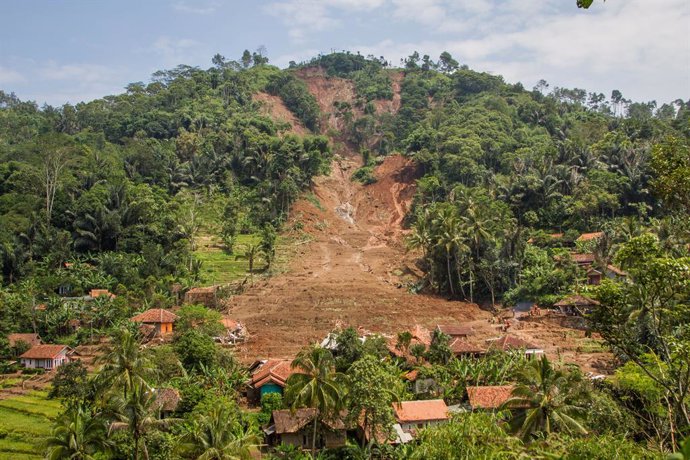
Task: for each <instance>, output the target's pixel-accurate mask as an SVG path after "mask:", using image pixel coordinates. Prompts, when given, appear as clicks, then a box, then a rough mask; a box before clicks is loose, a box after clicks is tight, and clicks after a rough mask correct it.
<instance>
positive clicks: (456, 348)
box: [448, 338, 486, 358]
mask: <svg viewBox="0 0 690 460" xmlns="http://www.w3.org/2000/svg"><path fill="white" fill-rule="evenodd" d="M448 345H449V347H450V351H452V352H453V355H455V356H456V357H457V358H463V357H468V358H477V357H479V356H482V355H484V354H486V349H485V348H483V347H481V346H479V345H476V344H474V343H471V342H469V341H468V340H466V339H462V338H457V339H451V341H450V343H449V344H448Z"/></svg>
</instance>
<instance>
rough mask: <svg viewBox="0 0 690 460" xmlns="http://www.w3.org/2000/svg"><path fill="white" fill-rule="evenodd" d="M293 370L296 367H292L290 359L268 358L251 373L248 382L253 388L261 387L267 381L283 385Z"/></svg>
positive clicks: (295, 370)
mask: <svg viewBox="0 0 690 460" xmlns="http://www.w3.org/2000/svg"><path fill="white" fill-rule="evenodd" d="M295 372H297V369H294V368H293V367H292V363H291V361H289V360H287V359H269V360H268V361H266V363H264V365H263V366H261V367H260V368H259V370H257V371H256V372H254V374H252V379H251V380H250V381H249V384H250V385H252V386H253V387H254V388H261V387H262V386H264V385H265V384H267V383H275V384H277V385H280V386H285V382H287V379H288V378H289V377H290V376H291V375H292V374H294V373H295Z"/></svg>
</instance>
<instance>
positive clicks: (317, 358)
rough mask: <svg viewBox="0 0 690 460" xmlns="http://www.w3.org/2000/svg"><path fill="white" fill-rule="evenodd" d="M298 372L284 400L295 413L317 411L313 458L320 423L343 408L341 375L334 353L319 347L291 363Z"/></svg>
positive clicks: (313, 433)
mask: <svg viewBox="0 0 690 460" xmlns="http://www.w3.org/2000/svg"><path fill="white" fill-rule="evenodd" d="M292 367H293V368H294V369H296V372H295V373H294V374H292V375H291V376H290V378H288V381H287V386H286V388H285V400H286V402H287V403H288V404H290V406H291V408H292V410H295V409H297V408H299V407H310V408H313V409H316V416H315V417H314V429H313V432H312V446H311V450H312V454H315V453H316V434H317V430H318V424H319V419H321V418H323V417H328V416H332V415H334V414H335V413H336V412H338V411H339V410H340V408H341V406H342V401H343V390H342V387H341V385H340V381H341V377H342V376H341V375H340V374H339V373H337V372H336V370H335V360H334V359H333V355H332V354H331V352H330V351H329V350H327V349H325V348H322V347H320V346H318V345H313V346H311V347H309V348H305V349H304V350H302V351H301V352H300V353H299V354H298V355H297V357H295V359H294V361H293V362H292Z"/></svg>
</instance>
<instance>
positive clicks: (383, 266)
mask: <svg viewBox="0 0 690 460" xmlns="http://www.w3.org/2000/svg"><path fill="white" fill-rule="evenodd" d="M298 76H299V77H300V78H301V79H302V80H303V81H305V83H306V84H307V87H308V88H309V90H310V92H311V93H312V94H314V96H315V97H316V99H317V101H318V103H319V105H320V109H321V111H322V113H323V114H324V119H323V121H324V122H325V123H324V124H323V126H326V127H327V128H333V129H336V130H338V129H342V126H340V123H341V122H342V120H339V119H337V118H336V117H335V116H334V115H333V104H334V103H335V102H338V101H345V102H349V103H351V104H352V105H353V107H354V101H355V93H354V87H353V85H352V82H350V81H348V80H345V79H341V78H337V77H328V76H325V74H324V73H323V71H322V70H320V69H303V70H300V71H299V72H298ZM402 78H403V75H402V73H400V74H395V75H393V76H392V80H393V89H394V92H395V95H394V98H393V100H391V101H375V105H376V107H377V110H379V111H386V112H389V113H394V112H396V111H397V110H398V109H399V107H400V85H401V82H402ZM260 97H263V98H264V99H268V98H266V97H265V96H260ZM273 102H274V104H273V107H278V108H279V107H280V106H281V104H278V103H275V102H276V101H273ZM283 107H284V106H283ZM274 110H275V109H274ZM280 112H282V109H280ZM354 112H355V116H357V115H359V113H358V112H357V110H354ZM281 119H283V120H286V121H289V122H291V123H296V121H294V119H293V120H290V119H289V117H282V118H281ZM338 140H339V139H335V141H336V142H334V145H335V149H336V154H337V155H336V160H335V161H334V162H333V164H332V168H331V173H330V174H329V175H328V176H323V177H318V178H316V179H315V181H314V186H313V190H312V191H313V195H314V196H315V197H316V198H317V200H318V203H314V201H315V200H314V199H311V200H310V199H302V200H300V201H298V202H297V203H295V205H294V206H293V209H292V211H291V217H290V221H289V222H288V224H287V225H286V228H288V229H297V228H300V230H298V232H299V233H306V234H307V235H309V237H310V241H309V242H308V243H305V244H301V245H299V246H297V248H296V249H295V250H294V255H293V257H292V258H291V261H290V262H289V263H288V267H287V269H286V271H285V272H284V273H281V274H278V275H276V276H273V277H271V278H267V279H262V280H260V281H257V282H256V283H255V284H254V285H253V286H251V287H250V288H248V289H247V290H246V291H245V292H244V293H243V294H241V295H238V296H235V297H233V298H231V299H229V300H228V302H227V306H228V316H230V317H232V318H234V319H237V320H240V321H242V322H243V323H244V324H245V325H246V326H247V328H248V330H249V334H250V339H249V340H248V341H247V342H246V343H244V344H242V345H241V346H240V347H238V348H237V350H236V351H237V356H238V357H239V358H240V359H241V360H243V361H252V360H254V359H258V358H290V357H293V356H294V355H295V354H296V353H297V352H298V351H299V350H300V349H301V348H303V347H304V346H305V345H307V344H309V343H313V342H316V341H320V340H322V339H323V338H324V337H325V336H326V334H327V333H328V332H330V331H332V330H333V329H334V328H337V327H343V326H354V327H357V328H361V329H363V330H366V331H370V332H377V333H382V334H384V335H388V336H391V337H394V336H395V335H396V334H397V333H398V332H400V331H403V330H408V329H411V328H412V327H413V326H415V325H417V324H419V325H422V326H425V327H428V328H430V329H431V328H433V327H434V326H435V325H436V324H439V323H445V324H452V323H455V322H463V323H468V324H470V325H472V326H473V328H474V329H475V331H476V332H477V334H476V336H475V337H474V340H473V341H475V342H477V343H483V342H484V340H485V339H488V338H495V337H498V336H500V335H502V332H501V331H500V330H499V322H498V321H496V320H495V318H494V317H493V315H492V314H491V313H489V312H488V311H486V310H482V309H481V308H479V306H478V305H476V304H471V303H466V302H460V301H449V300H446V299H445V298H442V297H439V296H431V295H422V294H419V295H417V294H412V293H410V292H409V291H408V289H407V286H409V285H410V283H412V282H414V281H416V280H418V279H419V277H420V276H421V275H422V273H421V272H420V271H419V269H418V268H417V267H416V265H415V262H416V260H417V257H418V254H414V253H412V254H411V253H408V252H407V251H406V249H405V245H404V237H405V233H406V231H405V230H404V229H403V226H402V222H403V219H404V217H405V215H406V213H407V212H408V210H409V208H410V205H411V202H412V198H413V196H414V193H415V180H416V179H417V178H418V171H417V169H416V167H415V166H414V164H413V163H412V162H411V161H410V160H409V159H406V158H404V157H402V156H399V155H394V156H390V157H387V158H386V159H385V161H384V162H383V163H382V164H381V165H380V166H378V167H377V168H376V177H377V179H378V180H377V182H376V183H375V184H372V185H368V186H363V185H361V184H358V183H356V182H353V181H352V180H351V179H350V176H351V175H352V173H353V172H354V171H355V170H356V169H357V168H358V167H359V166H361V159H360V156H359V155H357V154H355V153H354V152H353V151H351V150H350V149H349V148H348V147H347V145H345V144H344V143H342V142H337V141H338ZM292 231H293V232H294V231H297V230H292ZM509 323H510V328H509V332H510V333H512V334H515V335H517V336H519V337H521V338H523V339H525V340H528V341H529V342H532V343H535V344H537V345H539V346H540V347H542V348H544V349H545V350H546V352H547V354H548V355H549V356H551V357H553V358H561V359H564V360H567V361H571V362H577V363H578V364H580V365H582V366H583V368H584V369H585V370H587V371H596V372H602V371H605V369H606V366H607V363H608V362H610V354H609V353H605V352H602V351H601V350H598V349H597V345H596V343H595V342H594V341H592V340H591V339H590V338H587V337H584V332H582V331H580V330H578V329H573V328H572V327H570V325H568V324H563V322H562V321H561V320H558V319H553V318H550V317H535V318H530V319H529V321H518V320H510V321H509Z"/></svg>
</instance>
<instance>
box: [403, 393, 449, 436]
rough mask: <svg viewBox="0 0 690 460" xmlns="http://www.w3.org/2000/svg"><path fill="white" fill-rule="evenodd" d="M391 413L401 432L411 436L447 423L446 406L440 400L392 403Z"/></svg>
mask: <svg viewBox="0 0 690 460" xmlns="http://www.w3.org/2000/svg"><path fill="white" fill-rule="evenodd" d="M393 413H394V415H395V419H396V421H397V422H398V424H399V425H400V428H401V429H402V431H403V432H404V433H408V434H410V435H412V436H414V434H415V433H416V431H417V430H420V429H422V428H426V427H429V426H435V425H439V424H442V423H446V422H447V421H448V406H446V403H445V402H444V401H443V400H442V399H430V400H423V401H402V402H399V403H393Z"/></svg>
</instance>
